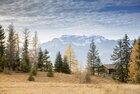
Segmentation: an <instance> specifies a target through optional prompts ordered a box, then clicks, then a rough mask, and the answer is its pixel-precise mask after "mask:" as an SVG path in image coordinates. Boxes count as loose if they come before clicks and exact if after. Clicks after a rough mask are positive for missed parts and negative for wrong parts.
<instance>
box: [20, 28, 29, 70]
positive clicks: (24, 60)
mask: <svg viewBox="0 0 140 94" xmlns="http://www.w3.org/2000/svg"><path fill="white" fill-rule="evenodd" d="M23 33H24V45H23V51H22V65H21V70H22V71H23V72H29V71H30V68H31V64H30V60H29V51H28V46H29V39H28V38H29V31H28V29H25V31H24V32H23Z"/></svg>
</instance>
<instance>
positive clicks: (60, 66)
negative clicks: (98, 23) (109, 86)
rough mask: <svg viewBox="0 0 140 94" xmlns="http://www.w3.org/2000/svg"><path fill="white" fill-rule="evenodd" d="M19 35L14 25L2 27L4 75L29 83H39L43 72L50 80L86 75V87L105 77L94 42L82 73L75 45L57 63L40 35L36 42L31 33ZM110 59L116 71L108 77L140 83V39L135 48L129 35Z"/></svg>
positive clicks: (0, 48) (1, 65)
mask: <svg viewBox="0 0 140 94" xmlns="http://www.w3.org/2000/svg"><path fill="white" fill-rule="evenodd" d="M18 34H19V32H17V31H16V30H15V28H14V25H13V24H10V25H9V26H8V28H7V29H4V28H3V27H2V25H0V72H3V73H5V74H11V75H12V73H13V72H19V73H29V77H28V78H27V80H29V81H35V78H34V76H36V75H38V72H41V71H43V72H46V75H47V76H48V77H54V74H55V73H64V74H70V75H71V74H76V73H81V74H82V73H85V76H84V78H83V79H84V81H83V82H84V83H90V81H91V76H94V75H95V76H105V70H104V66H103V64H102V63H101V59H100V56H99V52H98V48H97V47H96V44H95V42H94V40H91V43H90V47H89V52H88V54H87V64H86V68H85V69H81V68H79V65H78V63H79V62H78V61H77V60H76V57H75V55H74V54H75V53H74V51H73V49H72V45H71V44H68V48H67V49H66V51H65V54H64V56H62V55H61V52H58V54H57V55H56V59H55V62H54V63H53V62H52V61H50V59H49V58H50V56H49V53H50V52H49V51H48V50H47V49H45V50H44V51H42V49H41V47H40V45H39V38H38V35H37V32H35V33H34V35H33V37H32V38H31V37H30V36H31V35H30V31H29V30H28V29H24V31H23V32H22V36H19V35H18ZM46 36H47V35H46ZM21 37H22V38H21ZM21 39H22V40H21ZM110 58H111V61H112V62H110V63H112V64H114V65H115V71H114V72H113V73H112V74H111V75H108V76H110V77H111V78H112V79H114V80H116V81H119V82H122V83H140V38H136V39H135V40H134V42H133V45H132V46H131V45H130V39H129V37H128V35H127V34H125V35H124V37H123V38H122V39H120V40H118V43H117V44H116V46H115V47H114V51H113V52H112V55H111V57H110Z"/></svg>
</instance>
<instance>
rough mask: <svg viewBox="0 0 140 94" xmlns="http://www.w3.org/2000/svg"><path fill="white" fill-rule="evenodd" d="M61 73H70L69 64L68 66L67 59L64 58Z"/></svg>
mask: <svg viewBox="0 0 140 94" xmlns="http://www.w3.org/2000/svg"><path fill="white" fill-rule="evenodd" d="M62 72H63V73H66V74H70V73H71V70H70V67H69V64H68V59H67V57H66V56H65V57H64V60H63V64H62Z"/></svg>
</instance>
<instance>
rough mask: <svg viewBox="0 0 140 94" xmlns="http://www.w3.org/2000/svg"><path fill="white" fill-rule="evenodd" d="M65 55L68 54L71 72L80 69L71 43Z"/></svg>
mask: <svg viewBox="0 0 140 94" xmlns="http://www.w3.org/2000/svg"><path fill="white" fill-rule="evenodd" d="M64 56H66V57H67V59H68V64H69V67H70V70H71V72H73V73H74V72H77V71H78V61H77V60H76V57H75V53H74V51H73V49H72V45H71V44H69V45H68V48H67V49H66V51H65V54H64Z"/></svg>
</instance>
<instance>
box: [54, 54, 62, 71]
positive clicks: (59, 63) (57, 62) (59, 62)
mask: <svg viewBox="0 0 140 94" xmlns="http://www.w3.org/2000/svg"><path fill="white" fill-rule="evenodd" d="M62 63H63V61H62V57H61V53H60V52H58V54H57V56H56V59H55V71H57V72H62Z"/></svg>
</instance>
